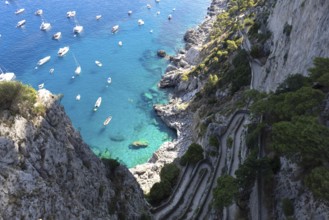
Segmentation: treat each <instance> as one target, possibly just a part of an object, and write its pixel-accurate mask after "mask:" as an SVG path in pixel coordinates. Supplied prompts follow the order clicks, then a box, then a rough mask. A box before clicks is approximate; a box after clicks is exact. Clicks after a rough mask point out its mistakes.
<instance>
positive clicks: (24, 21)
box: [16, 20, 26, 28]
mask: <svg viewBox="0 0 329 220" xmlns="http://www.w3.org/2000/svg"><path fill="white" fill-rule="evenodd" d="M25 23H26V20H21V21H19V22H17V25H16V27H17V28H19V27H22V26H23V25H24V24H25Z"/></svg>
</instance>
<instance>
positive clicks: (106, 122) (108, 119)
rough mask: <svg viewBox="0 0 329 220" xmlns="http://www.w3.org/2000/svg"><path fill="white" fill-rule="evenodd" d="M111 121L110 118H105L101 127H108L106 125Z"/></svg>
mask: <svg viewBox="0 0 329 220" xmlns="http://www.w3.org/2000/svg"><path fill="white" fill-rule="evenodd" d="M111 120H112V116H109V117H107V118H106V119H105V121H104V123H103V125H104V126H106V125H108V124H109V123H110V121H111Z"/></svg>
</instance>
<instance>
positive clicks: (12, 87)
mask: <svg viewBox="0 0 329 220" xmlns="http://www.w3.org/2000/svg"><path fill="white" fill-rule="evenodd" d="M36 103H37V92H36V91H35V90H34V89H33V88H32V87H31V86H27V85H23V84H22V83H20V82H16V81H15V82H1V83H0V110H9V111H10V112H11V113H12V114H13V115H16V114H19V115H22V116H23V117H26V118H28V117H29V116H31V115H39V114H43V113H44V112H45V109H44V107H43V106H42V105H41V104H36Z"/></svg>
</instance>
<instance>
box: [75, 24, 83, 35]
mask: <svg viewBox="0 0 329 220" xmlns="http://www.w3.org/2000/svg"><path fill="white" fill-rule="evenodd" d="M82 31H83V26H81V25H75V27H74V28H73V33H76V34H80V33H81V32H82Z"/></svg>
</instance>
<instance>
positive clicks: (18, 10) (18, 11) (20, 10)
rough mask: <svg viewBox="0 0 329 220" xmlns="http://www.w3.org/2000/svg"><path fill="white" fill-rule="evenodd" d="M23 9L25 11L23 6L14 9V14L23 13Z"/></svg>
mask: <svg viewBox="0 0 329 220" xmlns="http://www.w3.org/2000/svg"><path fill="white" fill-rule="evenodd" d="M24 11H25V9H24V8H20V9H17V10H16V11H15V14H16V15H18V14H21V13H23V12H24Z"/></svg>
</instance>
